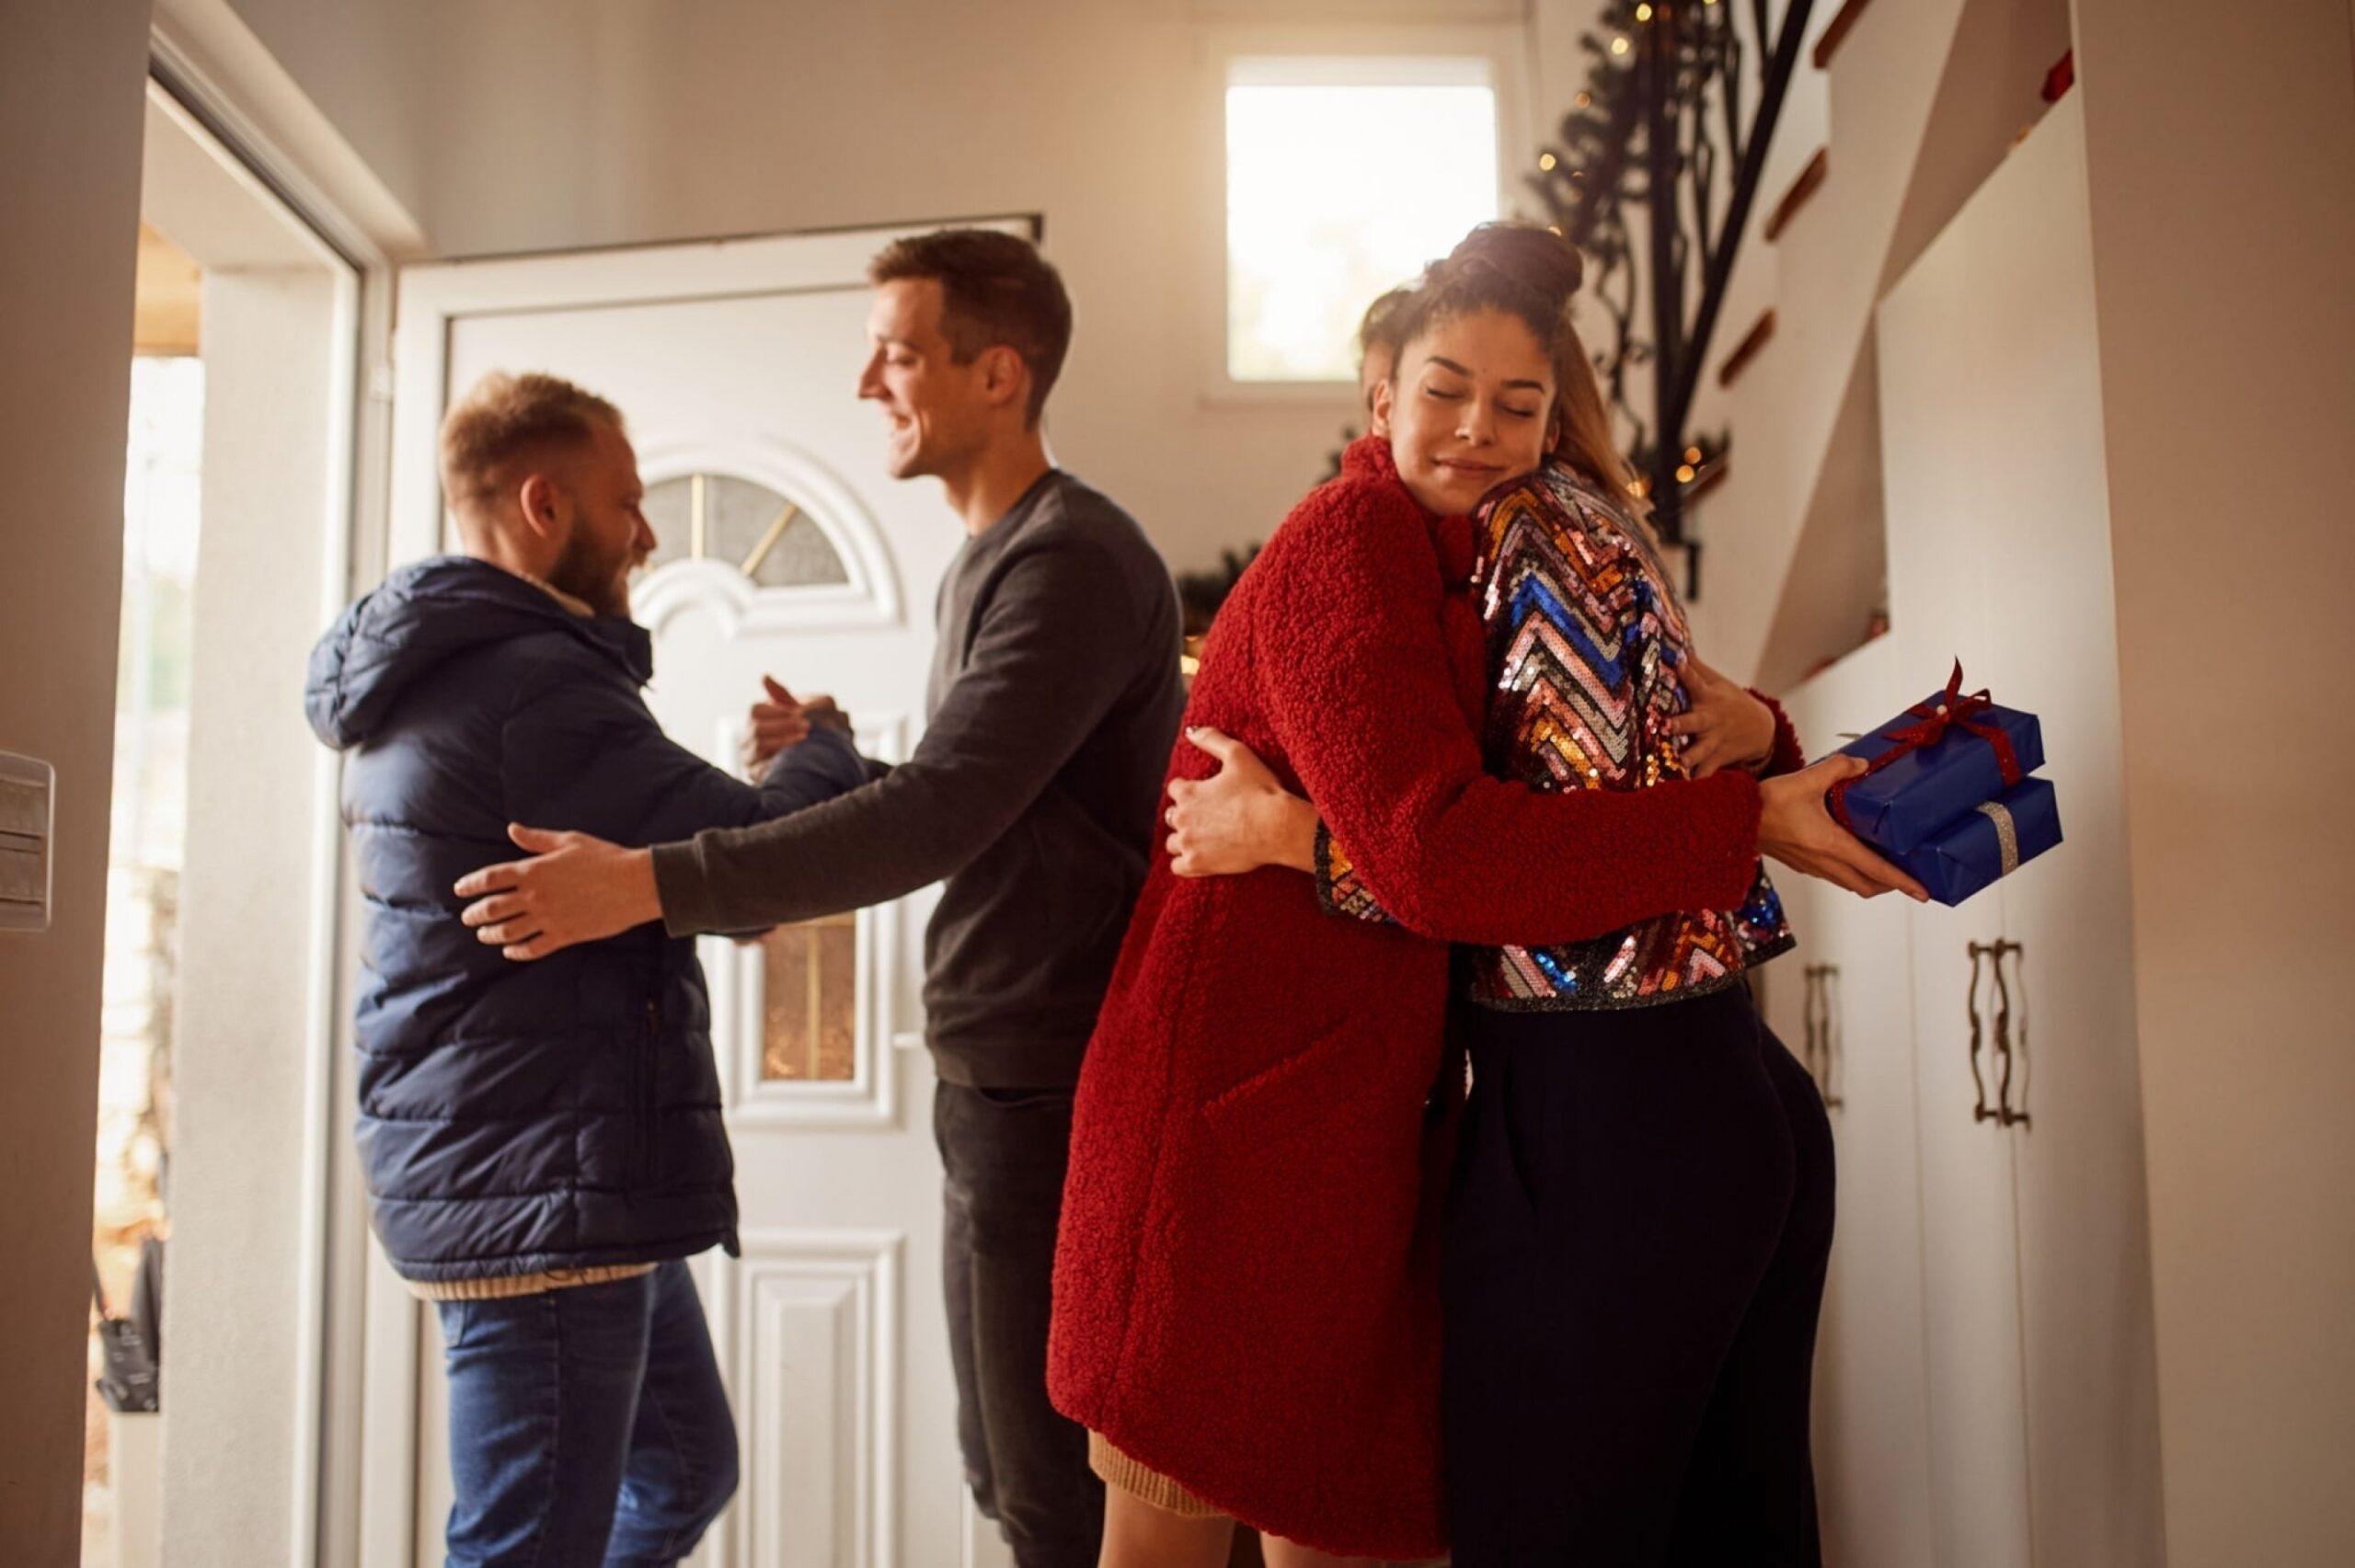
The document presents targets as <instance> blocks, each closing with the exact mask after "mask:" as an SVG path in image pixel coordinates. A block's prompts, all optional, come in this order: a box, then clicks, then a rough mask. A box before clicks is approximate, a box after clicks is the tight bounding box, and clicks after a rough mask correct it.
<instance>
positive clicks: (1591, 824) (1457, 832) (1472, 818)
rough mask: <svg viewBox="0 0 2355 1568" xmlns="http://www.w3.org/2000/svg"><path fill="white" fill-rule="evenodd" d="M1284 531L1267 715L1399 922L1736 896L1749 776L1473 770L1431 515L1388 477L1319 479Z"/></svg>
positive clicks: (1559, 916) (1745, 867) (1600, 923)
mask: <svg viewBox="0 0 2355 1568" xmlns="http://www.w3.org/2000/svg"><path fill="white" fill-rule="evenodd" d="M1286 532H1290V533H1291V535H1292V537H1291V538H1290V539H1289V540H1288V541H1286V542H1285V543H1286V544H1287V545H1288V547H1287V548H1286V549H1285V550H1284V551H1283V553H1282V555H1281V557H1280V558H1279V563H1271V565H1280V566H1282V567H1289V570H1288V572H1287V577H1288V579H1289V584H1288V586H1289V587H1290V589H1291V591H1290V592H1289V593H1288V594H1287V595H1285V596H1283V601H1284V604H1285V613H1284V614H1283V615H1282V616H1281V617H1280V618H1275V619H1272V620H1271V621H1270V622H1269V623H1268V624H1266V625H1265V626H1264V627H1263V628H1262V631H1261V636H1262V637H1263V639H1264V641H1265V652H1264V653H1263V655H1262V662H1263V667H1264V668H1265V669H1266V670H1268V671H1269V674H1268V675H1267V676H1266V677H1265V678H1264V679H1265V681H1266V684H1267V691H1266V704H1267V709H1268V716H1269V724H1270V727H1271V728H1272V729H1273V730H1274V732H1275V734H1276V737H1277V739H1278V740H1279V742H1280V743H1281V745H1282V747H1283V748H1284V750H1285V754H1286V755H1287V757H1288V758H1289V759H1290V761H1291V763H1292V768H1293V770H1294V771H1295V773H1297V774H1298V775H1299V778H1300V781H1301V784H1302V785H1303V787H1304V790H1305V792H1306V793H1307V795H1308V797H1309V798H1310V799H1312V800H1314V801H1315V802H1316V803H1317V806H1318V808H1319V813H1320V815H1321V817H1322V818H1323V820H1324V822H1325V823H1326V824H1327V827H1328V828H1329V830H1330V835H1329V837H1330V838H1331V839H1333V840H1338V841H1339V842H1341V843H1343V844H1346V845H1347V846H1348V847H1349V850H1350V855H1351V857H1352V868H1353V871H1354V873H1355V874H1356V875H1357V876H1361V878H1362V879H1363V881H1364V883H1365V885H1366V887H1367V888H1368V889H1369V891H1370V892H1371V893H1373V894H1375V895H1378V904H1379V907H1380V908H1381V909H1383V910H1387V911H1388V913H1389V915H1390V916H1391V918H1393V919H1394V920H1395V921H1397V923H1399V924H1401V925H1404V926H1406V927H1407V929H1409V930H1412V931H1415V932H1418V933H1421V934H1423V935H1426V936H1431V937H1437V938H1440V939H1442V940H1447V941H1454V942H1473V943H1484V944H1515V943H1517V944H1536V943H1543V944H1555V943H1563V942H1575V941H1580V940H1583V939H1585V938H1587V937H1591V936H1597V935H1601V934H1603V933H1606V932H1611V931H1615V930H1617V929H1619V928H1620V927H1622V926H1625V925H1628V924H1630V923H1632V922H1634V921H1637V920H1641V919H1644V918H1646V917H1648V916H1651V915H1656V914H1662V913H1666V912H1669V911H1671V910H1685V909H1730V908H1732V907H1734V906H1735V905H1737V904H1739V903H1740V901H1741V899H1742V898H1743V896H1744V895H1745V894H1746V893H1747V891H1748V889H1749V887H1750V884H1751V881H1752V877H1753V876H1755V873H1756V869H1757V861H1758V786H1757V783H1756V781H1755V780H1753V779H1751V778H1750V777H1748V776H1747V775H1745V774H1742V773H1734V772H1728V773H1719V774H1717V775H1716V776H1714V777H1711V778H1708V779H1704V780H1699V781H1695V782H1690V783H1684V782H1680V783H1676V784H1663V785H1660V786H1659V787H1657V788H1654V789H1648V790H1637V791H1617V790H1580V791H1571V792H1566V793H1560V794H1549V793H1541V792H1538V791H1534V790H1532V789H1529V788H1527V787H1525V786H1523V785H1521V784H1508V783H1505V782H1504V781H1502V780H1499V779H1495V778H1492V777H1490V776H1489V775H1488V773H1487V772H1486V771H1485V770H1484V769H1483V767H1482V765H1481V758H1480V750H1479V742H1478V738H1477V737H1476V735H1475V734H1474V733H1473V729H1472V727H1471V725H1470V724H1469V723H1468V722H1466V720H1465V716H1464V714H1463V711H1462V709H1461V708H1460V707H1459V706H1458V705H1457V701H1456V697H1455V692H1454V689H1453V681H1452V679H1451V674H1450V666H1449V659H1448V649H1447V646H1446V642H1445V639H1444V635H1443V634H1442V629H1441V624H1440V605H1441V597H1442V586H1441V581H1440V575H1439V571H1438V568H1437V563H1436V560H1435V557H1434V555H1433V551H1432V547H1431V544H1430V532H1429V527H1428V524H1427V523H1426V522H1425V521H1424V518H1423V516H1422V513H1421V511H1420V509H1419V508H1418V507H1417V506H1416V505H1415V503H1414V501H1413V499H1412V498H1410V497H1409V496H1407V494H1406V492H1405V491H1404V490H1403V489H1400V488H1399V487H1397V486H1396V485H1395V484H1387V483H1373V484H1360V485H1337V486H1327V488H1326V489H1324V490H1321V491H1319V492H1317V493H1316V495H1315V497H1313V498H1311V500H1310V501H1309V502H1307V503H1305V504H1304V506H1303V508H1302V509H1300V510H1299V511H1297V512H1295V514H1294V517H1293V520H1292V522H1291V523H1288V524H1287V528H1286ZM1281 537H1282V535H1281V534H1280V535H1279V538H1280V539H1281ZM1274 548H1275V546H1273V545H1271V546H1270V549H1271V551H1272V550H1273V549H1274Z"/></svg>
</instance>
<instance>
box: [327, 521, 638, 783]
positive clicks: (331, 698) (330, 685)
mask: <svg viewBox="0 0 2355 1568" xmlns="http://www.w3.org/2000/svg"><path fill="white" fill-rule="evenodd" d="M549 633H555V634H557V635H563V636H569V637H575V638H578V639H579V640H580V642H581V643H582V644H584V645H585V646H587V647H591V648H593V649H594V650H596V652H597V653H598V654H599V655H600V656H602V657H603V658H610V659H612V660H613V661H614V663H615V667H616V668H618V669H620V670H624V671H625V672H626V673H627V674H628V675H629V677H630V679H631V680H632V681H634V682H635V683H637V684H638V685H644V684H645V683H646V681H648V680H649V679H650V678H651V677H652V675H653V673H654V645H653V639H652V638H651V637H649V635H647V631H646V628H645V627H643V626H640V625H638V624H637V623H636V622H634V621H630V620H626V619H625V618H623V617H621V616H618V615H593V616H592V615H576V614H574V613H572V612H570V611H569V610H567V609H566V608H565V607H564V606H563V605H562V604H560V603H558V602H557V601H556V599H555V598H554V596H552V595H551V594H549V593H548V592H547V591H546V589H542V588H540V587H539V586H538V585H536V584H534V583H533V582H530V581H528V580H526V579H525V578H520V577H517V576H516V575H515V574H514V573H512V572H510V571H507V570H505V569H504V568H502V567H495V566H492V565H491V564H490V563H489V562H488V561H477V560H475V559H473V558H472V557H470V556H465V555H436V556H434V557H433V558H431V560H425V561H419V562H416V563H414V564H412V565H409V566H406V567H401V568H399V569H398V570H396V571H395V572H394V573H393V574H392V575H391V576H390V577H388V578H385V580H384V582H383V583H382V584H381V585H379V586H378V587H377V588H376V589H373V591H371V592H369V593H367V594H365V595H363V596H362V598H361V599H360V601H359V602H357V603H355V604H354V605H352V607H351V608H350V609H349V610H347V611H345V612H343V615H342V618H341V619H339V620H338V621H337V622H336V624H335V625H334V626H333V627H332V628H331V629H330V630H329V631H328V632H327V635H326V636H324V637H321V638H320V639H319V644H318V647H316V648H314V649H312V650H311V672H310V680H309V681H308V683H307V684H306V686H305V688H304V694H303V710H304V715H305V716H307V717H308V718H309V719H310V721H311V728H312V729H313V730H314V731H316V733H317V735H318V738H320V739H321V740H323V741H325V742H326V743H327V745H329V746H332V747H334V748H336V749H337V750H344V749H345V748H347V747H351V746H357V745H360V744H361V743H362V742H364V741H365V740H367V739H368V738H369V737H370V736H371V735H372V734H373V733H374V731H375V729H376V728H377V727H378V726H379V725H381V724H382V723H383V722H384V718H385V715H386V714H387V713H389V712H390V711H391V710H392V708H393V705H394V704H396V702H397V701H398V700H399V698H400V695H401V693H402V692H404V691H406V690H407V689H408V687H409V686H410V685H411V684H412V683H413V682H414V681H417V680H418V679H419V677H421V676H423V675H425V674H427V673H429V672H430V671H431V670H435V669H437V668H439V667H440V666H441V664H442V662H443V661H444V660H445V659H449V658H454V657H456V656H458V655H461V654H464V653H467V652H469V651H471V650H473V649H477V648H480V647H485V646H487V645H489V644H494V643H501V642H507V641H509V640H511V639H513V638H516V637H528V636H540V635H547V634H549Z"/></svg>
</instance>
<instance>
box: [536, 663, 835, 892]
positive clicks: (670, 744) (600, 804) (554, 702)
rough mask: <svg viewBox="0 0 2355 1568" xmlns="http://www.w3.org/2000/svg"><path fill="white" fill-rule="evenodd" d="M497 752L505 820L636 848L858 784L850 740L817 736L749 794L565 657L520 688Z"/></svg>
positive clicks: (637, 705)
mask: <svg viewBox="0 0 2355 1568" xmlns="http://www.w3.org/2000/svg"><path fill="white" fill-rule="evenodd" d="M501 742H502V743H501V747H500V752H501V756H502V758H503V776H502V787H503V789H504V791H505V795H506V799H505V801H504V803H503V808H504V810H505V812H506V814H507V816H508V817H509V818H510V819H511V820H514V821H519V822H528V823H531V824H532V825H533V826H534V827H542V828H557V829H572V830H580V831H582V832H589V833H594V834H596V835H597V836H599V837H601V838H608V839H612V840H614V841H615V842H617V843H624V844H629V845H633V846H636V845H640V844H647V843H652V842H655V841H660V840H662V839H668V838H677V837H680V836H682V835H684V834H687V833H693V832H695V831H697V830H701V829H705V828H723V827H726V828H732V827H740V826H743V825H746V824H749V823H753V822H760V821H764V820H767V819H770V818H778V817H783V816H786V815H787V814H788V813H791V812H795V811H799V810H801V809H803V808H804V807H809V806H811V805H814V804H816V803H817V802H819V801H821V800H825V799H828V798H830V797H832V796H833V795H841V794H843V793H844V792H845V791H847V790H850V789H852V788H855V787H856V785H857V784H858V782H859V779H860V777H861V774H862V768H861V765H860V759H859V757H858V754H857V752H856V751H855V750H852V748H851V745H850V742H849V740H848V738H845V737H843V736H840V735H836V734H833V732H831V731H821V732H818V733H814V734H812V735H811V736H810V738H808V739H806V740H804V741H802V742H801V743H800V744H799V745H797V746H793V747H789V748H787V750H784V751H782V752H780V753H778V755H777V757H776V758H775V760H774V761H772V762H771V763H770V765H769V767H768V769H767V770H766V772H765V773H764V776H763V778H762V779H761V781H760V782H759V783H758V784H747V783H745V782H744V781H743V780H741V779H740V778H737V777H736V776H735V775H733V774H732V773H729V772H727V771H726V770H725V769H722V768H719V767H716V766H714V765H713V764H712V763H710V762H707V761H705V760H704V759H703V758H701V757H699V756H697V755H696V754H695V752H693V751H691V750H687V748H685V747H684V746H682V745H680V744H679V743H678V742H677V741H675V740H673V739H672V738H670V737H669V736H667V735H665V734H664V733H663V732H662V727H661V725H660V724H658V723H656V722H655V718H654V715H652V714H651V713H650V712H649V711H648V710H647V706H646V704H645V701H644V700H643V699H642V698H640V697H639V696H638V693H637V692H634V691H631V690H629V689H627V688H626V687H625V686H623V685H621V684H620V683H619V682H618V681H614V680H612V679H610V678H607V677H606V676H605V675H604V673H603V671H601V670H595V669H593V668H592V669H591V670H590V671H589V672H588V674H587V675H586V677H584V676H583V674H582V671H581V669H580V666H579V664H578V663H577V662H576V661H575V660H574V659H573V658H571V657H569V656H567V657H563V658H551V659H549V660H547V661H546V662H544V663H543V664H542V665H540V666H539V667H538V668H537V669H536V670H534V672H533V674H532V675H531V677H530V678H529V679H528V680H526V681H524V682H523V685H522V687H521V688H520V689H519V690H518V692H517V697H516V702H515V705H514V707H513V708H512V709H511V711H510V712H509V714H508V715H507V718H506V721H505V723H504V726H503V727H502V731H501Z"/></svg>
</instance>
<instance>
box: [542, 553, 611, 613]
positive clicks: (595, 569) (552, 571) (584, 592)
mask: <svg viewBox="0 0 2355 1568" xmlns="http://www.w3.org/2000/svg"><path fill="white" fill-rule="evenodd" d="M629 568H630V559H629V550H628V546H627V545H624V546H623V547H622V548H621V550H620V551H619V552H618V553H616V552H613V551H608V550H603V549H600V548H599V547H598V545H597V543H596V542H595V541H594V540H592V539H591V538H589V537H588V536H587V535H586V534H585V533H583V532H575V533H574V534H573V536H572V538H571V539H570V540H569V542H568V543H567V544H565V547H564V554H563V555H559V556H557V560H556V565H555V566H553V567H549V568H548V584H549V586H550V587H552V588H557V589H562V590H563V591H564V592H566V593H569V594H570V595H571V596H572V597H573V598H575V599H578V600H580V601H581V602H582V603H584V604H586V605H588V606H589V608H590V609H592V610H594V611H595V612H597V613H598V614H600V615H623V616H626V615H627V614H628V613H629Z"/></svg>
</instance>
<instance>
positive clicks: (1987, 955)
mask: <svg viewBox="0 0 2355 1568" xmlns="http://www.w3.org/2000/svg"><path fill="white" fill-rule="evenodd" d="M2020 950H2021V949H2020V944H2018V943H2016V942H2006V941H2004V940H2002V939H2001V938H1998V939H1997V940H1995V941H1993V942H1974V943H1972V944H1970V998H1969V1001H1970V1081H1971V1082H1972V1084H1973V1085H1975V1086H1976V1087H1977V1089H1978V1091H1979V1103H1978V1104H1975V1105H1973V1106H1972V1107H1971V1111H1970V1119H1971V1120H1972V1121H1974V1122H1993V1123H1994V1124H1995V1125H1996V1126H1997V1127H2025V1126H2026V1125H2028V1111H2027V1109H2026V1107H2025V1105H2023V1107H2022V1108H2021V1109H2019V1110H2016V1111H2015V1110H2014V1109H2012V1103H2011V1097H2012V1077H2013V1068H2014V1065H2015V1061H2016V1057H2015V1053H2014V1051H2013V1045H2012V1012H2013V1009H2012V988H2011V982H2010V981H2008V980H2007V979H2005V977H2004V960H2005V958H2006V957H2010V958H2012V959H2013V962H2014V964H2015V966H2016V964H2017V962H2018V960H2017V957H2016V955H2017V954H2018V953H2019V952H2020ZM1982 958H1984V959H1985V960H1987V969H1988V972H1989V973H1990V974H1991V975H1992V976H1993V978H1994V996H1993V1003H1994V1010H1995V1017H1994V1029H1993V1036H1994V1038H1993V1046H1992V1047H1990V1046H1989V1044H1988V1039H1987V1036H1988V1034H1989V1031H1988V1028H1987V1024H1986V1020H1985V1019H1984V1018H1982V1016H1981V1014H1980V1012H1979V961H1980V960H1981V959H1982ZM1990 1048H1992V1049H1993V1054H1994V1057H1995V1073H1996V1082H1995V1103H1994V1104H1993V1105H1990V1104H1988V1103H1987V1079H1986V1074H1985V1071H1984V1070H1982V1056H1983V1055H1984V1054H1985V1053H1986V1052H1987V1051H1988V1050H1989V1049H1990ZM2022 1095H2023V1099H2025V1095H2026V1085H2025V1084H2023V1085H2022Z"/></svg>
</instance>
